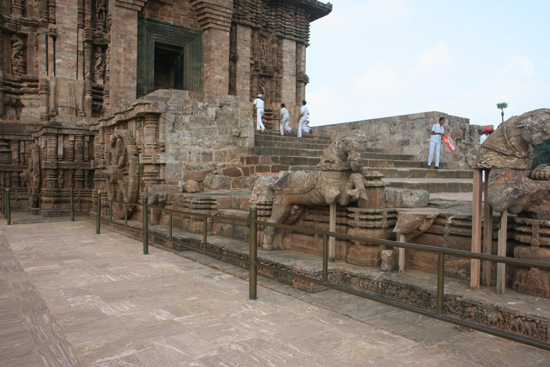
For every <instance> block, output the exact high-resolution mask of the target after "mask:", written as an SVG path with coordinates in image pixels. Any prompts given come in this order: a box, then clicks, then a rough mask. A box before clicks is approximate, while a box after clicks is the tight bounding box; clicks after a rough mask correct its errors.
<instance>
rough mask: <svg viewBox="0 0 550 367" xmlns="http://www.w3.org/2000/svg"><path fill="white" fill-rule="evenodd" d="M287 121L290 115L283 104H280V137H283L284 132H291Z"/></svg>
mask: <svg viewBox="0 0 550 367" xmlns="http://www.w3.org/2000/svg"><path fill="white" fill-rule="evenodd" d="M289 120H290V114H289V113H288V110H287V109H286V106H285V104H284V103H281V124H280V129H281V135H285V134H284V131H287V132H291V131H292V129H291V128H290V126H288V123H289Z"/></svg>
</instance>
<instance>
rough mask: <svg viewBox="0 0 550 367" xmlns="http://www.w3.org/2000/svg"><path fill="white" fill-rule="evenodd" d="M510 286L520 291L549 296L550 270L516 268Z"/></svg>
mask: <svg viewBox="0 0 550 367" xmlns="http://www.w3.org/2000/svg"><path fill="white" fill-rule="evenodd" d="M512 288H513V289H514V290H516V291H518V292H520V293H525V294H530V295H532V296H538V297H546V298H550V272H548V271H543V270H540V269H530V270H527V269H518V270H517V272H516V276H515V277H514V284H513V286H512Z"/></svg>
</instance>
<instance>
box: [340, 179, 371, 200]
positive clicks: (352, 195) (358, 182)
mask: <svg viewBox="0 0 550 367" xmlns="http://www.w3.org/2000/svg"><path fill="white" fill-rule="evenodd" d="M346 193H347V196H348V197H347V198H346V200H347V202H346V203H344V204H342V203H340V204H341V205H347V204H349V202H350V201H357V200H358V199H363V200H367V199H368V196H367V189H366V188H365V184H364V182H363V176H362V175H361V174H360V173H352V174H351V175H350V176H349V179H348V181H347V182H346Z"/></svg>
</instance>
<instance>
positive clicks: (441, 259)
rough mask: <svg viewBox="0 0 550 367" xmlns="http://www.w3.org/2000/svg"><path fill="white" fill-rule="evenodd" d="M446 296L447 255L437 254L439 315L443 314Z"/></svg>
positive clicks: (437, 310)
mask: <svg viewBox="0 0 550 367" xmlns="http://www.w3.org/2000/svg"><path fill="white" fill-rule="evenodd" d="M444 296H445V254H444V253H442V252H438V253H437V309H436V312H437V314H438V315H441V314H442V313H443V297H444Z"/></svg>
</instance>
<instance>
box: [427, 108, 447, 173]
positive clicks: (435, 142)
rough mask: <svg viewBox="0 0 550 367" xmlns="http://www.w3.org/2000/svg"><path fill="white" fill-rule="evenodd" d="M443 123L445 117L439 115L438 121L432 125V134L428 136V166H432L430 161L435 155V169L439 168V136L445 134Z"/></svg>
mask: <svg viewBox="0 0 550 367" xmlns="http://www.w3.org/2000/svg"><path fill="white" fill-rule="evenodd" d="M444 124H445V117H440V118H439V122H438V123H437V124H434V126H432V133H431V134H432V136H431V138H430V152H429V153H428V168H430V167H431V166H432V161H433V160H434V155H435V167H434V168H435V169H438V168H439V153H440V152H441V138H442V137H443V134H445V129H444V128H443V125H444Z"/></svg>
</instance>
